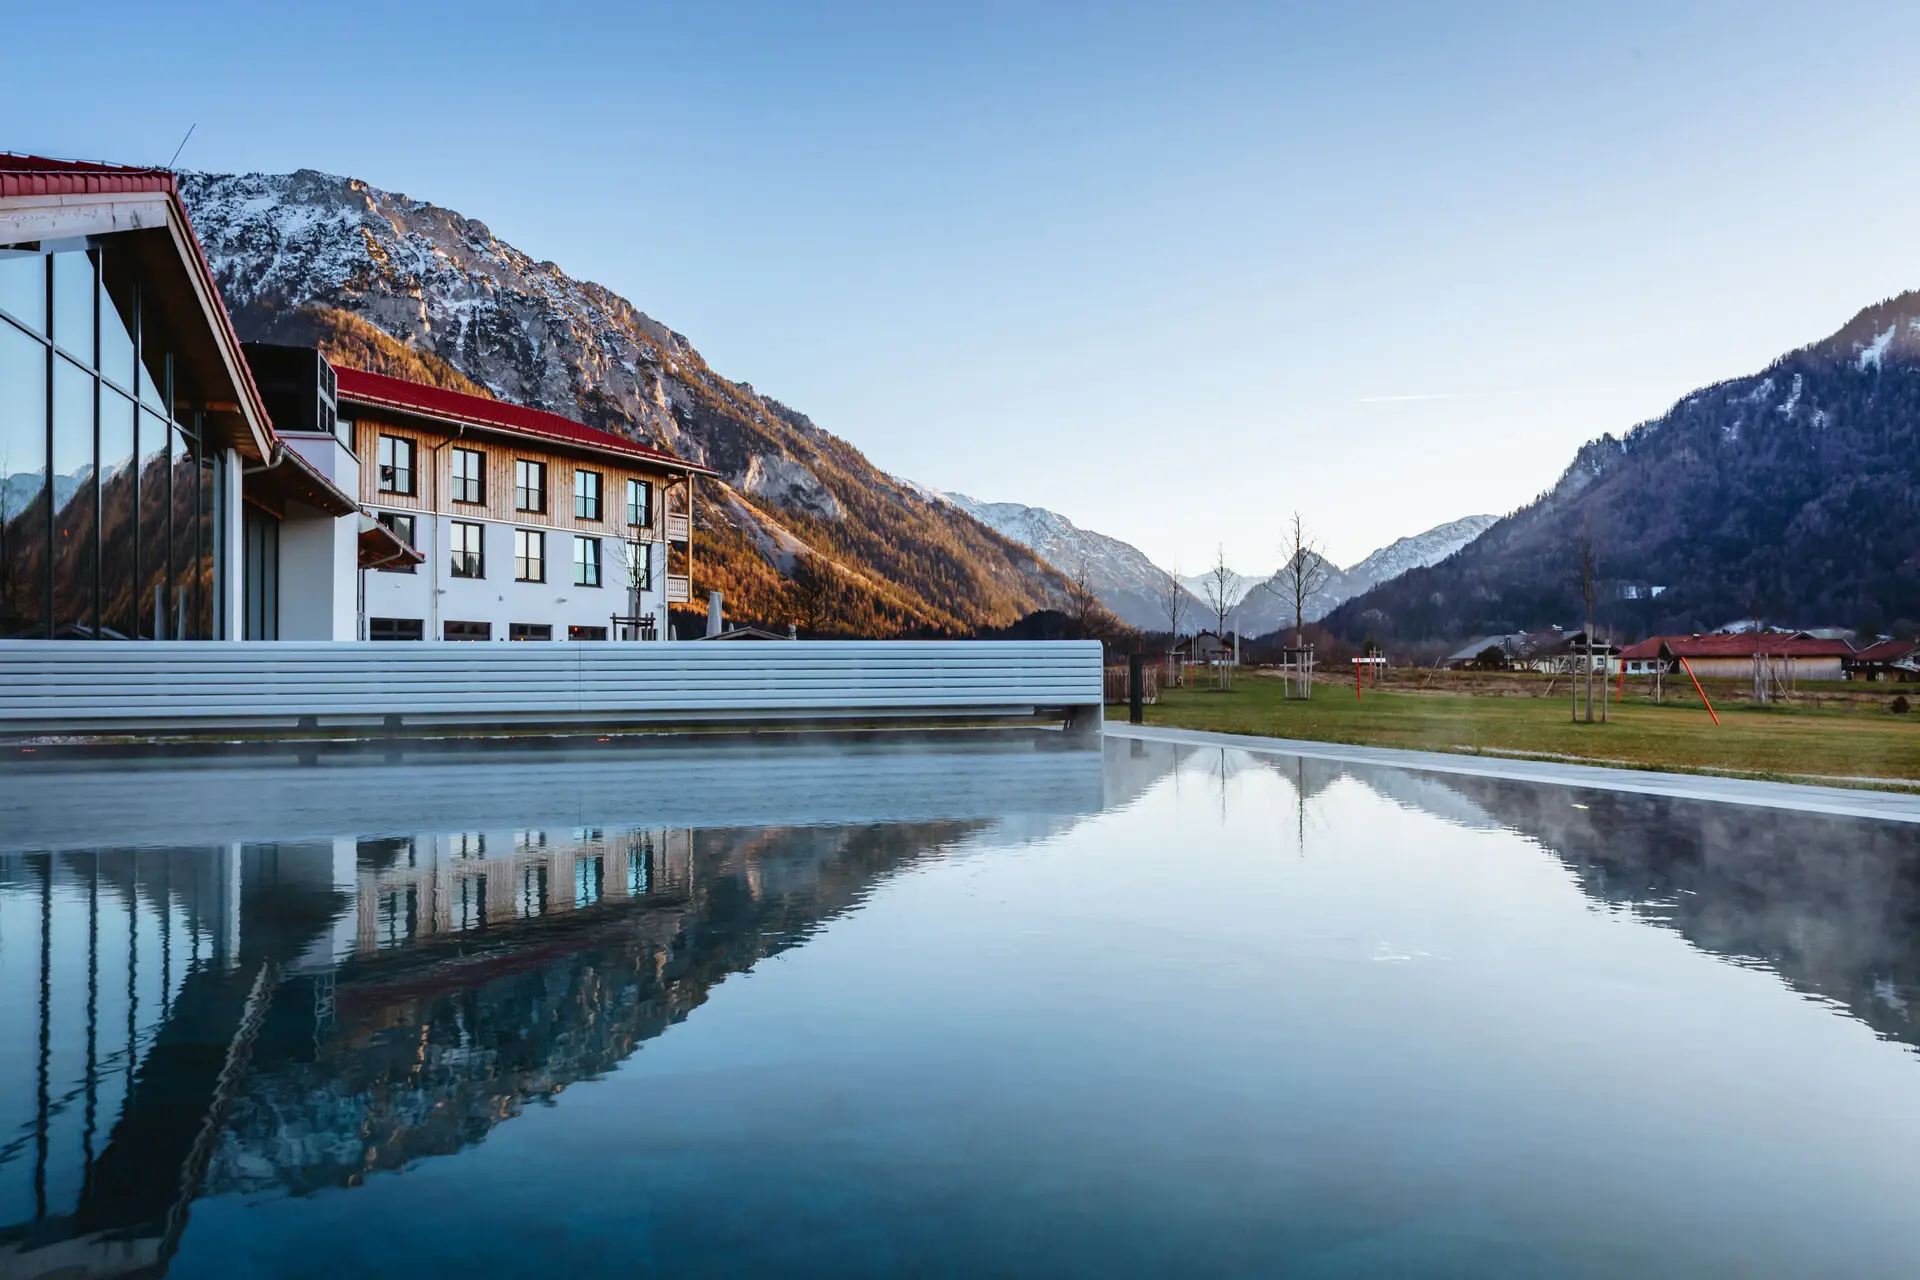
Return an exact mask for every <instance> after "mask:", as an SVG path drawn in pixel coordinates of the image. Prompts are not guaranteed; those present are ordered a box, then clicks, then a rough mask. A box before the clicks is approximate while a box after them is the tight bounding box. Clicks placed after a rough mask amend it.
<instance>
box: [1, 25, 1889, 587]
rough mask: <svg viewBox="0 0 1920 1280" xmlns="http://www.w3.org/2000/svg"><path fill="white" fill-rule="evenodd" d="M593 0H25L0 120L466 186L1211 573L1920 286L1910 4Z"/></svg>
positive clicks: (785, 370) (62, 139)
mask: <svg viewBox="0 0 1920 1280" xmlns="http://www.w3.org/2000/svg"><path fill="white" fill-rule="evenodd" d="M552 8H553V9H554V11H555V12H553V13H548V12H544V11H543V10H542V8H541V7H540V6H534V5H513V6H505V5H489V4H487V3H486V2H485V0H475V2H474V3H470V4H465V5H460V6H445V7H443V8H441V10H440V12H437V13H434V12H430V11H429V7H428V6H422V5H409V4H391V3H388V4H379V5H369V4H362V3H358V2H357V0H343V2H341V3H330V4H327V5H323V6H318V7H312V6H308V7H303V8H293V7H288V6H279V5H255V4H246V5H227V4H221V5H214V4H198V5H195V4H186V5H169V6H160V7H155V6H151V5H140V6H131V5H119V4H113V3H108V4H99V5H93V6H87V7H85V8H83V9H80V10H72V11H69V10H64V9H62V8H60V7H59V6H46V5H39V6H29V7H27V8H26V9H24V10H23V11H22V12H19V13H14V14H10V15H9V18H8V20H7V24H8V27H9V34H8V47H9V49H10V50H11V51H14V52H15V53H16V56H14V57H12V58H10V59H9V60H8V70H7V74H6V75H5V76H4V77H0V147H4V148H7V149H12V150H28V151H42V152H49V153H53V154H56V155H69V156H81V157H89V158H101V159H111V160H119V161H126V162H139V163H156V162H164V161H165V160H166V158H167V156H168V155H169V153H171V152H172V150H173V148H174V146H175V144H176V143H177V142H178V141H179V139H180V137H181V135H182V134H184V133H185V132H186V130H187V127H188V125H189V124H192V123H194V122H198V126H199V127H198V130H197V132H196V133H195V134H194V136H193V139H192V141H191V142H190V143H189V144H188V146H187V149H186V151H185V153H184V154H183V155H182V157H181V164H182V165H188V166H193V167H198V168H207V169H223V170H225V169H262V170H274V171H283V170H288V169H293V168H299V167H311V168H318V169H326V170H330V171H333V172H338V173H349V174H353V175H356V176H358V177H361V178H364V179H366V180H368V181H369V182H372V183H374V184H375V185H377V186H381V187H385V188H388V189H390V190H395V191H403V192H406V193H407V194H409V195H413V196H416V197H419V198H422V199H429V200H432V201H434V202H436V203H439V204H442V205H447V206H450V207H452V208H456V209H459V210H460V211H462V212H463V213H466V214H468V215H470V216H473V217H477V218H480V219H482V220H484V221H485V222H487V223H488V224H489V225H490V226H491V227H492V228H493V229H494V231H495V232H496V234H499V235H501V236H503V237H504V238H506V239H507V240H509V241H511V242H513V243H515V244H517V245H518V246H519V247H520V248H522V249H524V250H525V251H527V252H528V253H530V254H532V255H533V256H535V257H536V258H552V259H553V260H555V261H557V262H558V263H560V264H561V265H562V266H563V267H565V268H566V269H567V270H568V271H570V272H572V273H574V274H575V275H579V276H583V277H587V278H590V279H594V280H597V281H600V282H602V283H604V284H606V285H608V286H610V287H612V288H614V289H616V290H617V291H619V292H620V293H622V294H624V295H626V296H627V297H629V298H631V299H632V300H633V301H634V302H635V303H636V304H637V305H639V306H640V307H641V308H642V309H644V310H646V311H648V312H649V313H651V314H653V315H654V316H656V317H658V318H659V319H661V320H662V321H664V322H666V323H668V324H670V325H672V326H673V327H674V328H676V329H679V330H680V331H682V332H684V333H686V334H687V335H688V336H689V337H691V338H692V339H693V341H694V342H695V344H696V345H697V346H699V348H700V349H701V350H702V351H703V352H704V353H705V354H706V356H707V357H708V359H709V360H710V361H711V362H712V363H713V364H714V366H715V367H716V368H717V369H719V370H720V371H721V372H723V373H725V374H727V375H729V376H731V377H734V378H737V379H741V380H744V381H750V382H752V383H753V384H754V386H755V387H757V388H759V389H761V390H763V391H765V392H768V393H770V394H773V395H776V396H778V397H780V398H781V399H783V400H785V401H787V402H789V403H791V404H793V405H795V406H796V407H798V408H800V409H802V410H804V411H806V412H807V413H809V414H811V415H812V416H813V417H814V419H815V420H816V421H817V422H819V423H820V424H821V425H822V426H824V427H826V428H828V429H829V430H832V431H834V432H836V433H838V434H840V435H842V436H844V437H846V438H847V439H849V440H851V441H853V442H854V443H855V444H857V445H859V446H860V447H861V448H863V449H864V450H866V452H867V453H868V455H869V456H870V457H872V459H873V460H874V461H875V462H876V463H877V464H879V465H880V466H882V467H884V468H886V469H887V470H889V471H893V472H896V473H899V474H902V475H906V476H909V477H911V478H913V479H916V480H919V481H922V482H925V483H928V484H933V485H937V486H940V487H943V488H953V489H960V490H964V491H966V492H968V493H972V494H974V495H975V496H977V497H980V498H986V499H993V500H1013V501H1022V502H1028V503H1033V504H1036V505H1043V506H1049V507H1053V508H1055V509H1057V510H1059V511H1061V512H1063V513H1065V514H1067V515H1068V516H1070V517H1071V518H1072V519H1074V520H1075V521H1077V522H1079V523H1081V524H1083V525H1086V526H1088V527H1091V528H1096V529H1100V530H1103V531H1106V532H1110V533H1113V534H1116V535H1118V536H1121V537H1124V538H1126V539H1128V540H1130V541H1133V542H1135V543H1137V544H1138V545H1140V546H1141V547H1142V548H1143V549H1145V550H1146V551H1147V552H1148V553H1149V554H1151V555H1153V556H1154V557H1156V558H1157V559H1159V560H1160V561H1162V562H1163V563H1169V564H1173V563H1177V564H1178V565H1179V566H1180V567H1182V568H1184V569H1186V570H1187V571H1189V572H1192V571H1195V570H1197V569H1198V568H1200V567H1201V565H1202V563H1203V562H1204V561H1206V560H1207V559H1209V558H1210V557H1211V555H1212V553H1213V549H1214V547H1215V545H1216V544H1218V543H1224V544H1225V546H1226V548H1227V551H1228V554H1229V558H1230V560H1232V561H1233V562H1234V563H1236V564H1238V565H1240V566H1241V567H1243V568H1248V569H1251V568H1256V567H1258V568H1263V569H1264V568H1268V567H1270V566H1271V564H1272V562H1273V561H1274V560H1275V558H1276V550H1275V548H1276V544H1277V542H1278V539H1279V536H1280V523H1281V519H1282V517H1283V515H1284V514H1285V513H1286V512H1288V511H1291V510H1292V509H1294V508H1296V507H1298V508H1299V509H1300V510H1301V511H1302V512H1304V513H1305V515H1306V518H1307V520H1308V522H1309V523H1310V524H1311V525H1312V526H1313V527H1314V528H1316V529H1317V530H1319V531H1320V533H1321V534H1322V535H1323V537H1324V539H1325V542H1326V544H1327V546H1328V549H1329V551H1330V552H1331V553H1332V554H1333V556H1334V557H1335V558H1336V559H1338V560H1341V561H1342V562H1350V561H1351V560H1353V559H1356V558H1358V557H1359V556H1360V555H1363V554H1364V553H1365V552H1367V551H1368V550H1370V549H1371V548H1373V547H1374V546H1376V545H1379V544H1380V543H1383V542H1386V541H1388V540H1390V539H1392V538H1393V537H1396V536H1399V535H1401V534H1405V533H1410V532H1414V531H1416V530H1418V529H1421V528H1424V527H1426V526H1428V525H1431V524H1434V523H1437V522H1438V521H1441V520H1445V519H1449V518H1452V517H1454V516H1458V515H1464V514H1467V513H1469V512H1476V511H1504V510H1507V509H1510V508H1512V507H1514V506H1516V505H1518V504H1520V503H1522V502H1524V501H1526V500H1527V499H1528V498H1530V497H1532V496H1533V495H1534V494H1535V493H1536V492H1538V491H1539V490H1540V489H1542V488H1544V487H1545V486H1547V485H1548V484H1550V483H1551V482H1552V481H1553V480H1554V478H1555V477H1556V476H1557V475H1558V473H1559V472H1560V470H1561V469H1562V468H1563V467H1564V466H1565V464H1566V462H1567V461H1568V459H1569V458H1570V456H1571V454H1572V452H1573V450H1574V448H1575V447H1576V446H1577V445H1578V444H1579V443H1580V442H1581V441H1582V440H1584V439H1586V438H1588V437H1590V436H1592V435H1596V434H1598V433H1599V432H1601V431H1605V430H1613V431H1619V430H1622V429H1624V428H1626V427H1628V426H1631V425H1632V424H1633V423H1634V422H1636V421H1639V420H1641V419H1644V418H1647V417H1650V416H1653V415H1656V414H1658V413H1660V412H1661V411H1663V410H1664V409H1665V408H1666V407H1667V406H1668V405H1669V404H1670V403H1671V402H1672V401H1673V400H1674V399H1676V398H1677V397H1679V396H1680V395H1682V394H1684V393H1685V392H1686V391H1688V390H1690V389H1691V388H1693V387H1694V386H1696V385H1699V384H1701V383H1704V382H1709V381H1713V380H1716V379H1719V378H1723V377H1731V376H1735V375H1738V374H1741V373H1745V372H1750V371H1752V370H1754V369H1756V368H1758V367H1760V366H1762V365H1763V364H1765V363H1766V362H1767V361H1768V360H1770V359H1771V358H1772V357H1773V356H1775V355H1777V354H1780V353H1781V352H1783V351H1785V350H1787V349H1789V348H1791V347H1794V346H1798V345H1800V344H1802V343H1804V342H1808V341H1812V340H1814V339H1816V338H1819V337H1821V336H1824V335H1825V334H1826V333H1828V332H1830V331H1831V330H1833V329H1834V328H1837V327H1838V326H1839V325H1840V324H1841V323H1842V322H1843V321H1844V320H1845V319H1846V318H1847V317H1848V316H1849V315H1851V314H1852V313H1853V312H1854V311H1856V310H1857V309H1859V308H1860V307H1861V306H1864V305H1866V304H1867V303H1870V302H1872V301H1875V300H1877V299H1879V298H1882V297H1884V296H1887V295H1889V294H1892V293H1896V292H1899V291H1901V290H1903V289H1906V288H1908V287H1912V286H1920V219H1916V214H1920V163H1916V154H1915V152H1916V143H1915V141H1914V139H1915V138H1916V136H1920V126H1916V121H1920V76H1916V74H1915V71H1914V69H1915V67H1916V66H1920V56H1917V55H1920V22H1916V15H1915V14H1913V13H1911V12H1909V11H1906V10H1904V9H1903V8H1902V7H1901V6H1898V5H1887V4H1884V3H1880V4H1874V5H1857V6H1856V5H1851V4H1844V3H1832V2H1829V3H1821V4H1811V3H1810V4H1806V5H1800V6H1778V7H1775V6H1766V5H1736V4H1705V5H1693V6H1688V5H1682V4H1657V5H1646V6H1632V5H1606V6H1574V5H1561V4H1525V5H1511V6H1500V5H1446V4H1439V3H1414V4H1405V5H1391V4H1378V5H1349V6H1336V5H1304V4H1303V5H1299V6H1292V7H1288V6H1280V5H1266V6H1246V7H1241V6H1225V7H1213V8H1208V7H1205V6H1199V5H1169V4H1164V3H1163V4H1154V5H1140V6H1137V7H1136V6H1126V5H1118V4H1096V5H1087V6H1074V5H1067V4H1037V5H1036V4H1006V5H995V4H970V5H952V6H947V7H945V8H943V9H936V8H934V7H933V6H920V5H900V4H873V5H808V4H800V3H776V4H767V5H727V4H686V3H678V4H673V5H670V6H658V7H656V6H652V5H647V4H628V3H620V4H611V3H609V4H594V5H588V4H582V5H572V6H553V7H552ZM28 50H31V51H32V53H31V54H30V55H29V56H26V57H21V56H17V55H18V54H19V53H21V52H24V51H28Z"/></svg>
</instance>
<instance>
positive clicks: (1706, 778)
mask: <svg viewBox="0 0 1920 1280" xmlns="http://www.w3.org/2000/svg"><path fill="white" fill-rule="evenodd" d="M1106 733H1107V736H1108V737H1113V738H1139V739H1142V740H1144V741H1147V742H1173V743H1180V744H1182V745H1186V746H1205V747H1236V748H1238V749H1239V750H1242V751H1258V752H1267V753H1270V754H1274V755H1289V756H1306V757H1308V758H1309V759H1313V760H1339V761H1342V762H1345V763H1347V764H1372V765H1387V766H1390V767H1393V768H1396V769H1414V770H1418V771H1420V772H1422V773H1454V774H1465V775H1468V776H1470V777H1477V778H1511V779H1513V780H1515V781H1518V782H1541V783H1549V784H1552V785H1554V786H1561V787H1588V788H1591V789H1594V790H1597V791H1631V792H1636V793H1638V794H1640V795H1649V796H1674V797H1677V798H1679V799H1683V800H1713V801H1717V802H1719V803H1721V804H1745V805H1758V806H1760V807H1763V808H1768V809H1796V810H1799V811H1801V812H1811V813H1832V814H1840V815H1843V816H1845V817H1850V818H1878V819H1881V820H1883V821H1887V822H1911V823H1916V824H1920V795H1914V794H1911V793H1902V792H1894V791H1856V790H1850V789H1848V788H1845V787H1814V786H1803V785H1800V784H1798V783H1791V782H1756V781H1753V780H1751V779H1747V778H1718V777H1713V776H1711V775H1707V774H1695V773H1649V772H1643V771H1642V770H1639V769H1610V768H1606V767H1603V766H1600V765H1590V764H1560V763H1557V762H1554V761H1547V760H1503V759H1500V758H1498V757H1494V756H1467V755H1449V754H1447V753H1445V752H1438V751H1406V750H1402V749H1400V748H1398V747H1356V746H1350V745H1348V744H1346V743H1341V742H1300V741H1295V740H1294V739H1291V738H1258V737H1254V736H1252V735H1249V734H1240V733H1210V732H1207V731H1205V730H1201V729H1166V728H1160V727H1158V726H1152V725H1134V724H1126V723H1119V724H1116V723H1114V722H1113V721H1111V720H1109V721H1108V722H1107V724H1106Z"/></svg>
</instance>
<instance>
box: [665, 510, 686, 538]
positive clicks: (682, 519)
mask: <svg viewBox="0 0 1920 1280" xmlns="http://www.w3.org/2000/svg"><path fill="white" fill-rule="evenodd" d="M667 541H668V542H686V541H689V537H688V529H687V517H686V516H685V515H684V514H681V515H676V514H675V513H673V512H671V511H669V512H668V513H667Z"/></svg>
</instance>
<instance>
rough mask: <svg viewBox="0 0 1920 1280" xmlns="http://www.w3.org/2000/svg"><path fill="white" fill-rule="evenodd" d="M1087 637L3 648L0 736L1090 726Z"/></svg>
mask: <svg viewBox="0 0 1920 1280" xmlns="http://www.w3.org/2000/svg"><path fill="white" fill-rule="evenodd" d="M1100 705H1101V662H1100V646H1099V644H1097V643H1095V642H1092V641H1060V642H1041V641H1031V642H1026V641H1009V642H1004V643H1002V642H991V641H931V642H925V643H922V642H915V641H856V640H827V641H768V642H762V643H734V644H701V643H697V642H688V643H680V644H595V643H591V642H581V643H554V644H512V645H509V644H461V643H434V642H427V643H392V644H380V643H364V642H362V643H351V642H347V643H328V642H324V641H269V642H257V643H220V642H205V641H202V642H196V641H163V642H157V643H138V642H90V641H62V640H21V641H0V733H49V732H51V733H58V732H90V733H112V732H117V731H121V730H126V731H130V732H139V731H143V730H147V729H187V730H216V729H229V728H260V729H267V730H273V729H302V728H306V729H325V728H334V727H339V728H349V727H355V726H361V727H381V726H384V727H385V728H386V729H388V730H394V729H398V728H401V727H404V726H430V725H468V726H472V725H489V724H502V725H510V724H533V723H538V724H554V725H592V726H613V725H618V724H623V723H634V724H639V723H648V722H675V723H680V722H723V721H736V722H749V723H750V722H753V721H777V720H829V719H836V718H852V719H887V718H899V717H907V718H914V719H929V718H950V717H967V718H985V717H995V718H997V717H1008V716H1032V715H1039V714H1047V713H1055V712H1062V713H1065V714H1067V716H1068V717H1069V718H1070V719H1072V720H1073V721H1074V722H1075V723H1076V724H1079V725H1083V726H1084V725H1088V724H1093V725H1097V724H1098V722H1099V715H1100Z"/></svg>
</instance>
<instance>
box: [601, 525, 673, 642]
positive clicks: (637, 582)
mask: <svg viewBox="0 0 1920 1280" xmlns="http://www.w3.org/2000/svg"><path fill="white" fill-rule="evenodd" d="M611 542H612V543H613V555H612V557H611V559H612V561H613V563H612V564H611V565H610V566H609V568H610V569H611V570H612V572H611V573H609V575H608V583H609V585H616V584H617V585H619V586H621V587H624V588H626V592H627V595H626V606H627V611H626V616H627V617H629V618H636V619H637V618H638V617H639V615H640V597H641V593H642V592H644V591H648V590H650V589H651V588H652V587H653V544H652V543H650V542H639V541H630V540H628V539H626V538H614V539H611ZM661 625H664V620H661Z"/></svg>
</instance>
